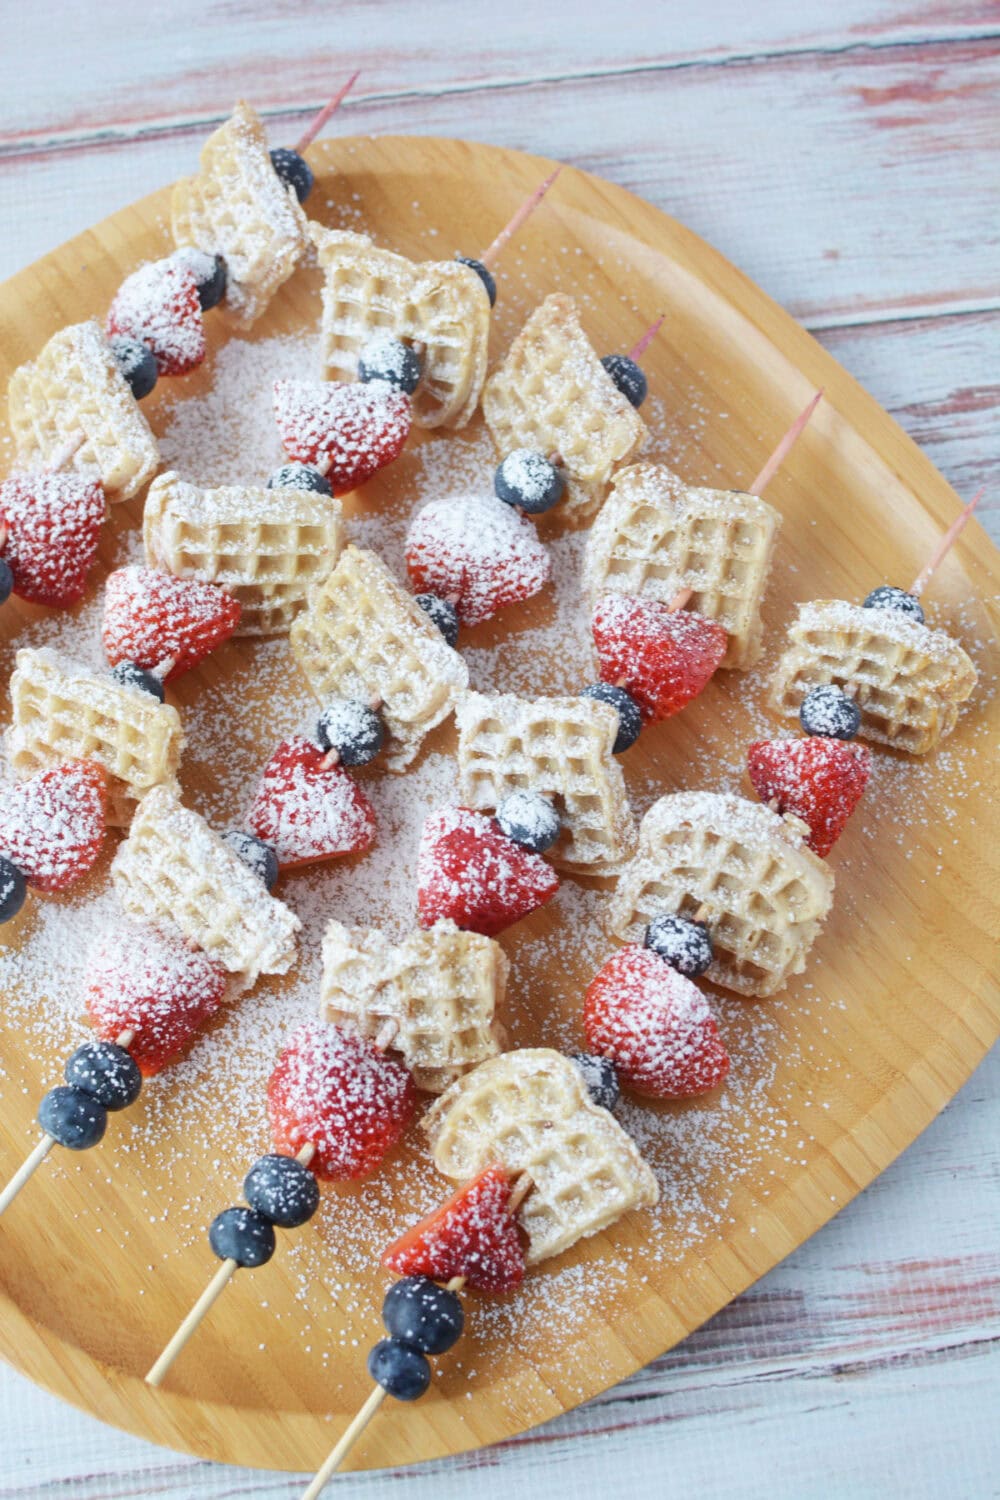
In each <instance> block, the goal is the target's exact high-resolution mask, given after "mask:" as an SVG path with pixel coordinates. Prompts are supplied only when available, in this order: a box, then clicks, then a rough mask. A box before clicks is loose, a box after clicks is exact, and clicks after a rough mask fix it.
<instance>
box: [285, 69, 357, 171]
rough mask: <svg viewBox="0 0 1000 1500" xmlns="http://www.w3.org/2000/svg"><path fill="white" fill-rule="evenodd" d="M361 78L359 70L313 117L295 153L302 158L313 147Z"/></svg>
mask: <svg viewBox="0 0 1000 1500" xmlns="http://www.w3.org/2000/svg"><path fill="white" fill-rule="evenodd" d="M360 77H361V70H360V69H358V71H357V72H356V73H352V74H351V76H350V78H349V79H348V80H347V82H346V83H345V84H343V85H342V87H341V88H339V89H338V90H337V92H336V93H335V94H334V96H333V98H332V99H331V100H330V102H329V104H324V105H323V108H322V109H321V110H320V111H319V113H318V114H317V115H315V116H314V117H313V119H312V121H311V122H310V123H309V125H307V127H306V129H305V131H304V132H303V134H302V135H300V136H299V138H298V140H297V141H296V142H295V145H294V146H293V147H292V149H293V151H297V152H298V153H299V155H300V156H301V154H302V152H303V151H304V150H305V149H306V147H307V146H311V145H312V143H313V141H314V140H315V139H316V137H317V136H318V135H319V133H320V131H321V130H322V129H323V126H324V125H325V124H326V122H327V120H328V119H329V118H330V116H331V115H332V114H335V113H336V111H337V110H338V109H339V108H340V106H341V104H342V103H343V102H344V99H345V98H346V96H347V95H348V94H349V93H350V91H351V89H352V88H353V87H354V85H355V84H356V83H357V81H358V79H359V78H360Z"/></svg>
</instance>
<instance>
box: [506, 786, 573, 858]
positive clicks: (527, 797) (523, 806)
mask: <svg viewBox="0 0 1000 1500" xmlns="http://www.w3.org/2000/svg"><path fill="white" fill-rule="evenodd" d="M497 822H498V823H499V825H500V828H501V830H502V831H503V832H504V833H505V834H506V835H507V837H508V838H509V839H512V840H513V841H514V843H515V844H520V845H521V847H522V848H524V849H530V850H531V852H532V853H533V854H544V853H545V851H546V849H551V848H552V845H553V844H554V843H555V841H556V839H557V838H558V837H559V830H560V828H561V827H562V823H561V820H560V817H559V814H558V813H557V812H556V810H555V808H554V807H553V805H552V803H551V802H550V801H549V799H548V797H543V796H542V794H541V793H540V792H525V791H521V792H511V794H510V796H509V797H505V798H504V799H503V801H502V802H501V804H500V806H499V807H498V808H497Z"/></svg>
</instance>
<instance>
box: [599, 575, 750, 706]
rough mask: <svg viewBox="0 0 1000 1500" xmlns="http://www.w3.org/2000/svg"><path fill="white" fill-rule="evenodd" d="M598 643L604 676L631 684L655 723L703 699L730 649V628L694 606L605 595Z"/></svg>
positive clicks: (622, 684)
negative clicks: (672, 606) (700, 696)
mask: <svg viewBox="0 0 1000 1500" xmlns="http://www.w3.org/2000/svg"><path fill="white" fill-rule="evenodd" d="M594 645H595V647H596V648H597V659H598V661H599V663H600V669H601V680H602V681H603V682H614V683H618V684H620V685H621V686H622V687H624V688H627V689H628V691H629V692H630V693H631V694H632V697H633V698H634V699H635V701H636V702H637V703H638V705H639V707H640V709H641V710H642V716H643V718H644V719H645V720H646V722H647V723H649V722H650V721H656V720H658V719H668V718H669V717H670V715H671V714H675V713H677V712H678V711H679V710H680V709H682V708H683V707H684V705H685V704H686V703H690V701H691V699H692V698H697V696H698V694H699V693H700V692H701V690H702V688H703V687H704V686H705V684H706V682H707V681H708V679H709V678H710V677H711V675H712V673H713V672H714V671H715V669H716V667H717V666H718V665H719V662H720V661H721V660H722V658H723V656H724V655H725V654H726V632H725V631H724V630H723V628H722V626H721V625H717V624H716V623H715V621H714V620H706V619H705V618H704V616H703V615H698V614H695V613H694V611H693V610H688V609H675V610H671V609H668V608H667V606H666V605H665V604H661V603H660V602H659V601H658V600H656V599H638V598H633V597H632V596H631V595H630V594H603V595H602V596H601V598H600V599H599V600H598V601H597V608H596V609H595V610H594Z"/></svg>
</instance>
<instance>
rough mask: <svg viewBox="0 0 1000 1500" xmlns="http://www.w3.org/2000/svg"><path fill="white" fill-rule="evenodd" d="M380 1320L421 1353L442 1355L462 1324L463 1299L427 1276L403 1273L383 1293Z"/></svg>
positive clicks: (394, 1335) (449, 1346)
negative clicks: (400, 1278) (399, 1279)
mask: <svg viewBox="0 0 1000 1500" xmlns="http://www.w3.org/2000/svg"><path fill="white" fill-rule="evenodd" d="M382 1322H383V1323H384V1324H385V1326H386V1328H387V1329H388V1330H389V1332H390V1333H391V1334H392V1336H393V1338H395V1339H399V1340H400V1342H401V1343H404V1344H410V1345H412V1347H413V1348H414V1349H419V1350H420V1351H421V1353H422V1354H443V1353H444V1352H445V1350H446V1349H450V1348H451V1346H452V1344H457V1343H458V1340H459V1339H460V1338H461V1337H462V1329H463V1328H464V1327H465V1313H464V1312H463V1310H462V1300H461V1298H460V1297H458V1296H456V1294H455V1293H454V1292H449V1291H448V1289H447V1287H443V1286H438V1284H437V1282H436V1281H431V1279H430V1277H429V1276H404V1277H403V1279H402V1281H397V1282H396V1284H395V1286H391V1287H390V1288H389V1290H388V1291H387V1292H386V1294H385V1301H384V1302H383V1303H382Z"/></svg>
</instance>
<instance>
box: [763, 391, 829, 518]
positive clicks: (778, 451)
mask: <svg viewBox="0 0 1000 1500" xmlns="http://www.w3.org/2000/svg"><path fill="white" fill-rule="evenodd" d="M822 399H823V392H822V390H818V391H817V392H816V394H815V396H814V397H813V398H812V400H811V401H810V403H809V405H808V406H807V407H806V409H805V411H803V412H800V413H799V415H798V416H797V417H796V418H795V421H794V422H793V423H792V425H791V427H789V429H788V431H787V432H786V433H785V435H784V437H783V438H782V439H781V442H780V443H779V444H778V446H777V447H776V448H775V450H774V452H773V453H772V454H771V457H770V458H769V459H768V461H767V463H766V464H765V465H764V467H763V468H762V469H761V471H760V473H759V474H758V475H757V478H756V479H755V480H754V482H753V484H752V485H751V486H750V488H749V489H748V490H747V494H748V495H762V494H763V493H764V489H765V487H766V486H767V485H769V484H770V482H771V480H772V479H773V478H774V476H775V474H776V473H777V472H778V470H779V469H780V468H781V465H782V464H783V463H784V462H785V459H786V458H787V457H788V455H789V453H791V451H792V449H793V448H794V447H795V444H796V443H797V442H798V440H799V436H800V434H801V432H802V429H803V428H804V427H805V425H806V423H807V422H808V421H809V418H810V417H811V416H812V414H813V412H814V411H815V410H816V408H817V406H818V405H819V403H820V402H821V401H822Z"/></svg>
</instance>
